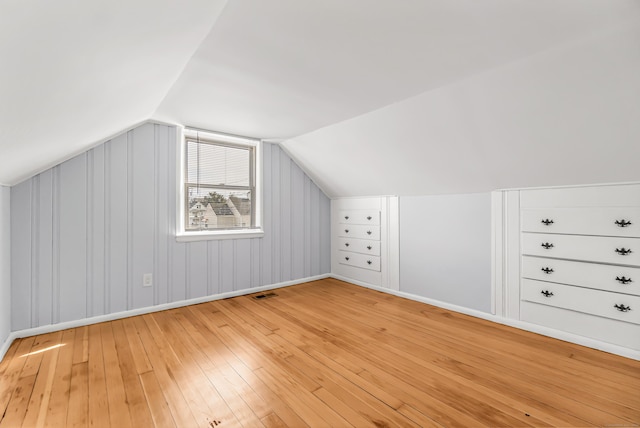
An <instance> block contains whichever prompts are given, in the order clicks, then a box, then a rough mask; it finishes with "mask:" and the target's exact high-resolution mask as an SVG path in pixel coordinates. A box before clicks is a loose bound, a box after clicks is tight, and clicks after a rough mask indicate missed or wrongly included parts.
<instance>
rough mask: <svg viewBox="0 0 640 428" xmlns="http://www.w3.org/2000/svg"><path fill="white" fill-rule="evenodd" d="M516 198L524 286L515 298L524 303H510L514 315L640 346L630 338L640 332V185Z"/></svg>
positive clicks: (554, 191) (521, 284) (537, 193)
mask: <svg viewBox="0 0 640 428" xmlns="http://www.w3.org/2000/svg"><path fill="white" fill-rule="evenodd" d="M512 196H513V193H510V194H509V198H511V197H512ZM511 200H513V199H510V200H508V201H507V203H509V204H510V205H509V206H513V207H517V208H516V209H517V210H518V214H519V222H515V224H516V225H519V226H516V228H517V229H516V230H518V231H519V240H518V241H519V242H518V245H517V246H512V247H511V248H513V249H516V248H517V249H518V250H519V251H518V258H519V260H520V265H519V266H518V267H516V269H518V271H519V275H518V276H519V277H520V281H519V289H518V290H517V291H515V292H514V290H513V289H510V290H511V291H509V292H508V293H507V299H510V297H509V296H513V295H516V296H517V297H516V299H517V301H516V303H517V304H518V306H515V305H514V302H513V300H509V306H508V308H509V311H512V312H514V313H517V314H518V316H519V318H520V320H522V321H527V322H531V323H536V324H540V325H544V326H549V327H552V328H555V329H558V330H564V331H567V332H571V333H575V334H580V335H583V336H585V337H589V338H594V339H597V340H600V341H602V342H608V343H612V344H617V345H620V346H626V347H629V348H631V349H638V346H640V340H639V339H638V338H637V337H629V335H630V334H640V185H611V186H585V187H575V188H556V189H531V190H526V189H524V190H520V191H518V194H517V202H518V205H514V204H513V203H512V202H510V201H511ZM509 212H510V213H511V214H509V215H510V216H512V217H510V218H513V213H514V211H513V209H511V211H509ZM512 230H513V229H512ZM507 238H508V237H507ZM509 266H510V269H511V271H513V269H514V264H513V263H511V264H510V265H509ZM514 307H515V308H516V309H513V308H514Z"/></svg>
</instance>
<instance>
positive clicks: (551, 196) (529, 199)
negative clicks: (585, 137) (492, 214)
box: [520, 184, 640, 209]
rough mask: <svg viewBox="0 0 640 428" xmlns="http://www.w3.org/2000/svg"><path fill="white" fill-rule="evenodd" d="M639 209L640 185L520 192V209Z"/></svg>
mask: <svg viewBox="0 0 640 428" xmlns="http://www.w3.org/2000/svg"><path fill="white" fill-rule="evenodd" d="M554 207H555V208H559V207H566V208H569V207H640V184H621V185H614V186H588V187H567V188H555V189H530V190H522V191H520V208H523V209H526V208H536V209H537V208H554Z"/></svg>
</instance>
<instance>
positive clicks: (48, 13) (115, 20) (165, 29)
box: [0, 0, 640, 193]
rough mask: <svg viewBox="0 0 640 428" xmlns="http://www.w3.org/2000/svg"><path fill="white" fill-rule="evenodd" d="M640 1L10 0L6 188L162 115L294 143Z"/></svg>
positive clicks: (0, 24) (2, 158)
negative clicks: (110, 137)
mask: <svg viewBox="0 0 640 428" xmlns="http://www.w3.org/2000/svg"><path fill="white" fill-rule="evenodd" d="M225 3H226V5H225ZM639 7H640V2H639V1H638V0H606V1H603V0H393V1H391V0H387V1H375V2H372V1H370V0H349V1H344V0H322V1H320V0H318V1H302V0H270V1H265V0H229V1H228V2H225V1H222V0H221V1H213V0H189V1H177V0H173V1H172V0H163V1H157V0H156V1H152V0H129V1H126V2H125V1H113V0H111V1H106V0H92V1H91V2H87V1H81V0H77V1H70V0H58V1H55V2H51V1H47V0H0V58H1V59H2V67H0V183H4V184H9V185H10V184H14V183H17V182H19V181H20V180H22V179H24V178H27V177H29V176H31V175H33V174H35V173H37V172H38V171H41V170H43V169H45V168H47V167H50V166H52V165H54V164H56V163H58V162H59V161H61V160H63V159H66V158H69V157H70V156H71V155H73V154H76V153H79V152H81V151H82V150H84V149H86V148H88V147H90V146H92V145H95V144H96V143H97V142H99V141H101V140H103V139H105V138H107V137H108V136H110V135H113V134H115V133H117V132H119V131H121V130H123V129H126V128H127V127H130V126H132V125H134V124H135V123H138V122H140V121H143V120H146V119H149V118H154V119H158V120H164V121H168V122H173V123H179V124H185V125H191V126H197V127H200V128H206V129H211V130H216V131H222V132H229V133H235V134H240V135H246V136H251V137H260V138H269V139H291V138H293V137H298V136H301V135H304V134H308V133H311V132H312V131H315V130H317V129H319V128H322V127H326V126H328V125H332V124H335V123H338V122H341V121H345V120H347V119H350V118H353V117H356V116H360V115H363V114H364V113H367V112H370V111H373V110H376V109H380V108H382V107H384V106H387V105H390V104H393V103H398V102H399V101H402V100H405V99H407V98H410V97H413V96H416V95H418V94H421V93H424V92H425V91H431V90H433V89H435V88H439V87H443V86H447V85H450V84H452V83H454V82H457V81H460V80H461V79H463V78H466V77H469V76H473V75H477V74H479V73H482V72H485V71H487V70H490V69H493V68H496V67H499V66H502V65H504V64H508V63H512V62H514V61H516V60H519V59H521V58H525V57H529V56H531V55H534V54H536V53H538V52H541V51H545V50H548V49H551V48H553V47H557V46H560V45H565V44H568V43H571V42H574V41H576V40H581V39H585V38H588V37H590V36H592V35H594V34H598V33H600V32H603V31H606V30H607V29H610V28H615V27H616V26H618V25H619V24H620V23H621V22H624V21H626V20H628V19H629V17H630V16H632V17H633V16H637V14H638V11H639V10H640V9H639ZM223 8H224V9H223ZM291 141H292V143H289V145H290V146H291V145H292V144H293V142H295V140H291ZM350 143H351V142H350V141H346V142H345V144H350ZM354 143H357V144H363V143H362V142H354ZM365 144H366V143H365ZM392 144H394V143H393V142H390V145H392ZM292 152H295V151H294V150H292ZM310 168H313V166H312V165H310ZM395 193H398V192H397V191H396V192H395Z"/></svg>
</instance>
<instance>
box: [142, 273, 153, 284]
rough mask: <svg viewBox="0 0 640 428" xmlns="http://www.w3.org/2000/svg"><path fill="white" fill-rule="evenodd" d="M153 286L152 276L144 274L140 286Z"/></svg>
mask: <svg viewBox="0 0 640 428" xmlns="http://www.w3.org/2000/svg"><path fill="white" fill-rule="evenodd" d="M152 285H153V274H151V273H145V274H144V275H142V286H143V287H151V286H152Z"/></svg>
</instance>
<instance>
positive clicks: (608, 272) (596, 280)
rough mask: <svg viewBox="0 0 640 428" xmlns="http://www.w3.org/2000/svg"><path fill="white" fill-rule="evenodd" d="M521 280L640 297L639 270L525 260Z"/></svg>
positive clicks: (546, 260)
mask: <svg viewBox="0 0 640 428" xmlns="http://www.w3.org/2000/svg"><path fill="white" fill-rule="evenodd" d="M522 277H523V278H528V279H535V280H538V281H549V282H556V283H560V284H568V285H577V286H580V287H587V288H594V289H599V290H606V291H613V292H615V293H624V294H632V295H635V296H640V268H634V267H628V266H617V265H605V264H597V263H584V262H576V261H570V260H556V259H549V258H544V257H532V256H523V257H522Z"/></svg>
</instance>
